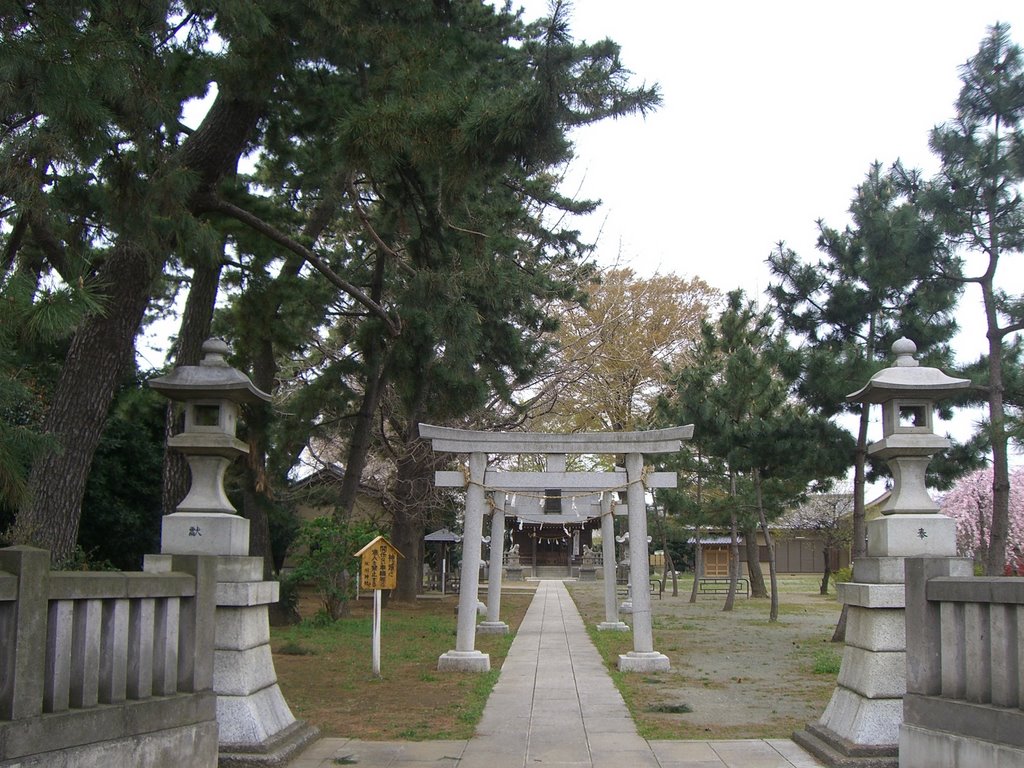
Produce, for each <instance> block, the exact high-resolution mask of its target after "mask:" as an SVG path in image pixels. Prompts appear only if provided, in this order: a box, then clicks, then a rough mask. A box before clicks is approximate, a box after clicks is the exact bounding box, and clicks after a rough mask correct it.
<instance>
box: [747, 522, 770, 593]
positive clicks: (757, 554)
mask: <svg viewBox="0 0 1024 768" xmlns="http://www.w3.org/2000/svg"><path fill="white" fill-rule="evenodd" d="M743 546H744V547H745V548H746V550H747V576H748V577H749V578H750V596H751V597H760V598H767V597H768V588H767V587H766V586H765V583H764V572H763V571H762V570H761V551H760V547H758V545H757V528H756V527H755V526H750V527H749V528H747V529H746V530H745V531H743Z"/></svg>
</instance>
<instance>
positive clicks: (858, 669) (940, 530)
mask: <svg viewBox="0 0 1024 768" xmlns="http://www.w3.org/2000/svg"><path fill="white" fill-rule="evenodd" d="M892 351H893V353H894V354H895V356H896V361H895V363H894V364H893V365H892V366H891V367H889V368H885V369H883V370H881V371H879V372H878V373H876V374H875V375H874V376H872V377H871V380H870V381H869V382H868V383H867V384H866V385H865V386H864V387H863V388H861V389H859V390H858V391H856V392H854V393H853V394H851V395H849V397H848V398H847V399H848V400H851V401H853V402H860V403H867V404H878V405H881V406H882V439H881V440H879V441H878V442H876V443H872V444H871V445H870V446H869V447H868V453H869V454H870V455H873V456H877V457H879V458H882V459H885V461H886V462H888V464H889V467H890V469H891V470H892V476H893V487H892V492H891V493H890V495H889V498H888V499H887V500H886V502H885V504H884V505H883V506H882V509H881V513H882V514H881V516H880V517H878V518H876V519H874V520H870V521H868V523H867V534H868V542H867V544H868V546H867V556H866V557H862V558H858V559H857V560H856V561H855V562H854V564H853V581H852V582H850V583H847V584H839V585H838V587H837V593H838V596H839V601H840V602H841V603H843V604H844V605H845V606H846V609H847V624H846V647H845V649H844V651H843V661H842V665H841V666H840V669H839V679H838V681H837V685H836V688H835V690H834V691H833V693H832V698H831V700H830V701H829V704H828V707H827V708H826V709H825V713H824V714H823V715H822V716H821V719H820V720H818V722H816V723H811V724H809V725H808V726H807V728H806V729H805V730H803V731H798V732H797V733H794V734H793V738H794V740H795V741H796V742H797V743H799V744H800V745H802V746H803V747H805V748H806V749H807V750H808V751H810V752H811V753H813V754H814V755H816V756H817V757H818V758H820V759H822V760H823V762H825V763H826V764H827V765H844V766H851V767H852V766H860V765H863V766H865V768H868V767H870V768H889V767H890V766H891V768H896V766H897V764H898V743H899V730H900V724H901V723H902V721H903V696H904V695H905V694H906V651H907V641H906V625H905V608H906V596H905V587H904V564H905V561H906V558H908V557H917V556H923V555H927V556H929V557H947V558H950V561H949V565H950V567H949V572H950V575H953V576H961V575H963V576H967V575H970V572H971V566H970V563H969V562H968V561H967V560H964V559H962V558H956V557H955V555H956V523H955V521H953V520H952V519H951V518H949V517H946V516H945V515H942V514H940V513H939V507H938V505H937V504H935V502H934V501H932V499H931V497H930V496H929V495H928V491H927V489H926V488H925V470H926V469H927V468H928V462H929V461H930V460H931V457H932V456H933V455H934V454H936V453H937V452H939V451H941V450H943V449H944V448H947V447H948V446H949V441H948V440H946V439H945V438H944V437H941V436H939V435H937V434H935V431H934V426H933V418H934V410H935V403H936V402H937V401H939V400H943V399H945V398H948V397H951V396H953V395H955V394H956V393H958V392H961V391H963V390H964V389H966V388H967V387H969V386H970V385H971V382H970V380H968V379H955V378H953V377H951V376H947V375H946V374H945V373H943V372H942V371H940V370H938V369H937V368H929V367H926V366H922V365H919V364H918V362H917V360H916V359H915V358H914V354H915V353H916V352H917V347H916V346H915V345H914V343H913V342H912V341H910V340H909V339H900V340H899V341H897V342H896V343H895V344H893V345H892Z"/></svg>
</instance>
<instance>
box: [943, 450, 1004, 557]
mask: <svg viewBox="0 0 1024 768" xmlns="http://www.w3.org/2000/svg"><path fill="white" fill-rule="evenodd" d="M940 506H941V507H942V513H943V514H945V515H949V516H950V517H952V518H953V519H954V520H956V547H957V552H958V554H960V555H962V556H964V557H971V558H973V559H974V562H975V563H984V562H986V558H987V556H988V551H989V548H990V545H991V537H992V469H991V468H990V467H986V468H985V469H979V470H977V471H975V472H972V473H970V474H969V475H965V476H964V477H963V478H961V479H960V480H959V481H958V482H957V483H956V485H954V486H953V488H952V489H951V490H950V491H949V492H948V493H946V494H944V495H943V496H942V499H941V500H940ZM1009 523H1010V525H1009V535H1008V536H1007V540H1006V571H1007V573H1016V574H1019V575H1024V467H1018V468H1017V469H1015V470H1013V471H1012V472H1010V520H1009Z"/></svg>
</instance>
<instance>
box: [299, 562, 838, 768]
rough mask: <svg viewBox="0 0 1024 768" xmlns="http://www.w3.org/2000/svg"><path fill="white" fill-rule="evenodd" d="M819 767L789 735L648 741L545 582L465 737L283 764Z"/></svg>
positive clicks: (568, 610) (555, 588) (343, 742)
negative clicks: (469, 735) (480, 714)
mask: <svg viewBox="0 0 1024 768" xmlns="http://www.w3.org/2000/svg"><path fill="white" fill-rule="evenodd" d="M346 764H348V765H359V766H362V768H416V767H418V766H424V767H426V766H431V767H432V768H445V767H446V766H451V767H452V768H456V767H457V768H526V767H527V766H536V767H537V768H621V767H622V766H629V768H634V767H635V768H820V766H821V764H820V763H817V762H815V760H814V759H813V758H812V757H810V755H808V754H807V753H806V752H804V751H803V750H802V749H800V747H798V746H797V745H795V744H794V743H793V742H792V741H790V740H788V739H769V740H759V739H754V740H744V741H651V742H648V741H646V740H644V739H642V738H641V737H640V736H639V735H638V734H637V732H636V726H635V725H634V724H633V720H632V718H630V716H629V711H628V710H627V709H626V705H625V703H624V702H623V701H622V697H621V696H620V695H619V692H618V691H617V690H616V689H615V685H614V684H613V683H612V679H611V677H610V676H609V675H608V673H607V672H606V671H605V668H604V664H603V662H602V661H601V657H600V656H599V655H598V653H597V649H596V648H594V645H593V643H591V642H590V638H588V637H587V633H586V629H585V628H584V626H583V620H582V618H581V617H580V614H579V611H578V610H577V609H576V605H575V603H573V601H572V598H570V597H569V593H568V592H567V591H566V589H565V585H564V584H562V582H560V581H542V582H541V583H540V586H539V587H538V589H537V594H536V596H535V597H534V599H533V602H531V603H530V608H529V610H528V611H527V612H526V617H525V618H524V619H523V623H522V625H521V626H520V627H519V631H518V633H517V634H516V637H515V640H514V641H513V642H512V647H511V649H510V650H509V654H508V657H507V658H506V659H505V663H504V664H502V667H501V675H500V676H499V677H498V682H497V684H496V685H495V686H494V690H493V691H492V693H491V696H490V698H489V699H488V700H487V706H486V707H485V708H484V714H483V718H482V719H481V721H480V724H479V726H477V730H476V735H474V736H473V738H472V739H470V740H469V741H423V742H370V741H357V740H355V739H321V740H320V741H319V742H317V743H316V744H314V745H313V746H312V747H310V748H309V749H308V750H306V751H305V752H304V753H303V754H302V755H301V756H300V757H299V758H297V759H296V760H294V761H293V762H292V763H291V765H290V766H289V768H333V766H337V765H346Z"/></svg>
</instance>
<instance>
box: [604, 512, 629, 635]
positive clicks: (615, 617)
mask: <svg viewBox="0 0 1024 768" xmlns="http://www.w3.org/2000/svg"><path fill="white" fill-rule="evenodd" d="M601 553H602V558H603V561H604V562H603V564H602V568H603V569H604V574H603V575H604V621H602V622H601V623H600V624H598V625H597V628H598V629H599V630H602V631H605V632H628V631H629V625H627V624H625V623H624V622H622V621H619V606H618V602H617V599H616V594H615V519H614V517H613V515H612V495H611V494H610V493H608V492H605V493H602V494H601Z"/></svg>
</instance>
